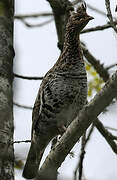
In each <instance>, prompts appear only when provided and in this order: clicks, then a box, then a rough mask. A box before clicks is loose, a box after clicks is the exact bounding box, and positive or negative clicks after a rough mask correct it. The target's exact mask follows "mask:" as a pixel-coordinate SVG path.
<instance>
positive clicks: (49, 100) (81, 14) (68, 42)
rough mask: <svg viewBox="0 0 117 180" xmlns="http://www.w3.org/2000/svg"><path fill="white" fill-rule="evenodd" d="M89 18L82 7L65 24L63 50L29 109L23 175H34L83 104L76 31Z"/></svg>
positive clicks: (83, 78)
mask: <svg viewBox="0 0 117 180" xmlns="http://www.w3.org/2000/svg"><path fill="white" fill-rule="evenodd" d="M91 19H92V18H91V17H90V16H88V15H87V14H86V10H85V8H84V7H83V6H82V7H81V8H79V9H78V11H77V12H76V13H72V15H71V16H70V18H69V21H68V23H67V26H66V35H65V43H64V47H63V52H62V54H61V55H60V57H59V59H58V61H57V62H56V64H55V65H54V66H53V67H52V68H51V69H50V70H49V71H48V72H47V74H46V75H45V77H44V78H43V81H42V83H41V85H40V89H39V93H38V95H37V98H36V101H35V104H34V108H33V116H32V119H33V123H32V142H31V147H30V151H29V154H28V158H27V161H26V164H25V167H24V172H23V176H24V177H25V178H28V179H31V178H33V177H35V175H36V173H37V170H38V167H39V164H40V160H41V157H42V155H43V152H44V150H45V148H46V146H47V145H48V143H49V142H50V141H51V140H52V138H54V137H55V136H57V135H58V134H62V132H63V126H65V127H67V126H68V125H69V124H70V123H71V122H72V121H73V120H74V118H75V117H76V116H77V115H78V112H79V110H81V109H82V107H83V106H84V104H85V103H86V98H87V76H86V71H85V65H84V61H83V55H82V51H81V47H80V40H79V34H80V31H81V30H82V29H83V28H84V27H85V26H86V24H87V23H88V22H89V20H91Z"/></svg>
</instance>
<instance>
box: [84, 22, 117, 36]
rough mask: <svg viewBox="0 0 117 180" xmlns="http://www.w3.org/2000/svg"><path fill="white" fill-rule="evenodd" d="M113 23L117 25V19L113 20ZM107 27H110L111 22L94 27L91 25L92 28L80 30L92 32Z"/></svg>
mask: <svg viewBox="0 0 117 180" xmlns="http://www.w3.org/2000/svg"><path fill="white" fill-rule="evenodd" d="M113 23H114V25H117V20H116V21H113ZM108 28H112V26H111V24H110V23H109V22H108V23H107V24H104V25H102V26H96V27H93V28H87V29H84V30H83V31H82V32H81V34H84V33H89V32H94V31H102V30H105V29H108Z"/></svg>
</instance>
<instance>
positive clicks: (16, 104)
mask: <svg viewBox="0 0 117 180" xmlns="http://www.w3.org/2000/svg"><path fill="white" fill-rule="evenodd" d="M13 104H14V105H15V106H17V107H19V108H24V109H28V110H32V109H33V107H32V106H26V105H22V104H19V103H16V102H14V103H13Z"/></svg>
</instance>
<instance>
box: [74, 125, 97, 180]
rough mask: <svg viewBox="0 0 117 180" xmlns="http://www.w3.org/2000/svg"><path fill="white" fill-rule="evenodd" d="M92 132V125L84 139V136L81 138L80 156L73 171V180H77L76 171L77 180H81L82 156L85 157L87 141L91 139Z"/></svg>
mask: <svg viewBox="0 0 117 180" xmlns="http://www.w3.org/2000/svg"><path fill="white" fill-rule="evenodd" d="M93 130H94V125H92V126H91V128H90V130H89V132H88V135H87V137H86V135H84V136H83V137H82V145H81V154H80V159H79V161H78V164H77V166H76V168H75V171H74V180H77V171H78V170H79V180H80V179H81V178H82V169H83V161H84V156H85V148H86V145H87V143H88V141H89V140H90V138H91V135H92V133H93Z"/></svg>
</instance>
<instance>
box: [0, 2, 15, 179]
mask: <svg viewBox="0 0 117 180" xmlns="http://www.w3.org/2000/svg"><path fill="white" fill-rule="evenodd" d="M13 12H14V1H13V0H0V179H1V180H13V179H14V150H13V143H12V142H13V129H14V128H13V127H14V126H13V91H12V82H13V57H14V50H13Z"/></svg>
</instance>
